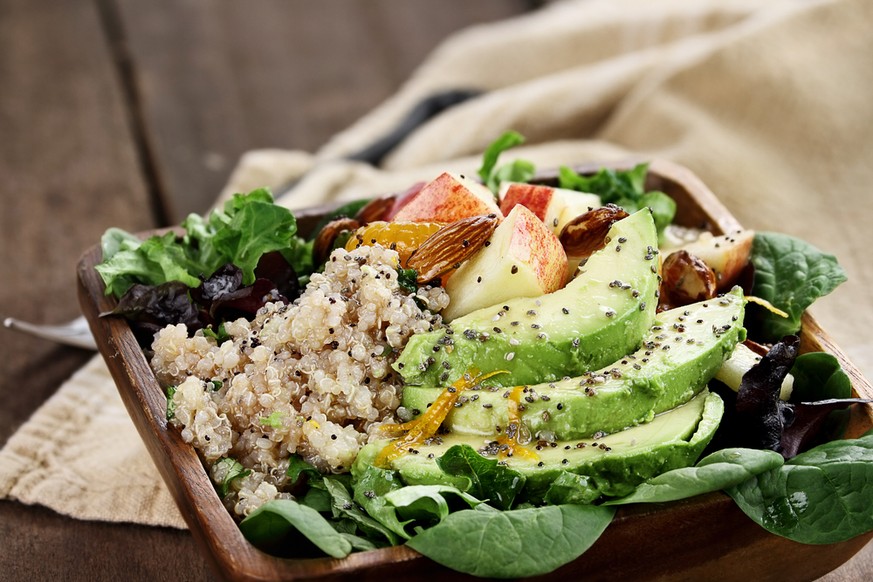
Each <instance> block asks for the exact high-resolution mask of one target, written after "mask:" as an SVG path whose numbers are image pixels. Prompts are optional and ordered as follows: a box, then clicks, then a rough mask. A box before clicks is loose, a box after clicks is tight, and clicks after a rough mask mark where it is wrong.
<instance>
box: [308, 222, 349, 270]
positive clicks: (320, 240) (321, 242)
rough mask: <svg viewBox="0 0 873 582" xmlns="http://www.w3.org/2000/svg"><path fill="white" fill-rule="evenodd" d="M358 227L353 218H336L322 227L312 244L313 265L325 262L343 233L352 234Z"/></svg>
mask: <svg viewBox="0 0 873 582" xmlns="http://www.w3.org/2000/svg"><path fill="white" fill-rule="evenodd" d="M360 226H361V223H360V222H358V221H357V220H355V219H354V218H337V219H336V220H331V221H330V222H328V223H327V224H326V225H324V228H322V229H321V231H320V232H319V233H318V235H317V236H316V237H315V240H314V241H313V243H312V260H313V261H314V262H315V264H316V265H320V264H321V263H323V262H324V261H326V260H327V257H328V255H330V252H331V251H332V250H333V249H334V246H335V243H336V240H337V238H338V237H339V236H340V235H341V234H342V233H343V232H354V231H355V230H357V229H358V228H359V227H360Z"/></svg>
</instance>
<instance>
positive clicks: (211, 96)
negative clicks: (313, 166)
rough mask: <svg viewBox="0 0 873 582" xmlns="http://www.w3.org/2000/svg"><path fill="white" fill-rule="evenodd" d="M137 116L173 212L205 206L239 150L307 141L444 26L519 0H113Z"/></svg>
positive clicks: (308, 146)
mask: <svg viewBox="0 0 873 582" xmlns="http://www.w3.org/2000/svg"><path fill="white" fill-rule="evenodd" d="M118 6H119V20H120V22H121V23H122V27H123V29H124V34H125V35H126V37H127V46H128V49H129V51H130V55H131V58H132V59H133V62H134V63H135V66H134V71H133V72H134V75H135V80H136V90H137V91H138V94H139V96H140V98H141V101H142V115H143V117H142V123H143V125H144V126H145V128H146V132H147V137H148V143H149V145H150V147H151V150H152V152H153V155H154V156H155V166H156V168H157V173H158V180H159V182H160V184H161V186H162V188H163V189H164V191H165V193H166V195H167V198H168V199H169V201H170V206H171V215H172V216H173V217H174V218H175V219H177V220H178V219H179V218H181V217H183V216H184V215H186V214H187V213H188V212H192V211H194V212H202V211H203V210H204V209H205V208H207V207H208V206H209V204H210V203H211V202H212V201H213V200H214V198H215V196H216V195H217V193H218V192H219V190H220V189H221V187H222V186H223V185H224V183H225V182H226V180H227V177H228V176H229V173H230V171H231V169H232V168H233V165H234V164H235V163H236V161H237V160H238V158H239V156H240V155H241V154H242V153H243V152H245V151H246V150H248V149H252V148H263V147H279V148H299V149H304V150H308V151H312V150H315V149H316V148H318V147H319V146H320V145H322V144H323V143H324V142H325V141H327V139H328V138H329V137H330V136H331V135H332V134H334V133H336V132H337V131H339V130H341V129H343V128H345V127H346V126H348V125H349V124H351V123H352V122H353V121H354V120H356V119H357V118H358V117H360V116H361V115H363V114H364V113H366V112H367V111H368V110H370V109H371V108H373V107H374V106H376V105H377V104H379V103H380V102H381V101H382V100H384V99H385V98H387V97H388V96H389V95H390V94H391V93H393V92H394V91H396V89H397V88H398V87H399V86H400V84H401V83H402V82H403V81H404V80H405V79H406V78H407V77H408V75H409V74H410V73H411V72H412V70H413V69H414V68H415V67H416V65H417V64H418V63H419V62H420V61H421V60H422V59H423V58H424V57H425V56H426V55H427V53H428V52H429V51H430V50H431V49H432V48H433V47H434V46H436V45H437V44H438V43H439V41H440V40H442V39H443V38H444V37H445V36H447V35H448V34H449V33H451V32H453V31H456V30H458V29H460V28H463V27H465V26H467V25H469V24H474V23H480V22H485V21H489V20H497V19H502V18H505V17H508V16H512V15H515V14H519V13H521V12H523V11H525V10H526V9H528V8H529V2H526V1H522V0H479V1H477V2H469V1H468V0H447V1H443V2H431V1H429V0H411V1H403V2H398V1H392V0H377V1H369V2H348V1H346V0H323V1H319V2H310V1H307V0H294V1H285V0H260V1H258V2H248V1H245V0H234V1H225V2H221V3H216V2H208V1H205V0H198V1H190V2H183V3H180V2H177V1H175V0H156V1H152V2H139V1H137V0H118Z"/></svg>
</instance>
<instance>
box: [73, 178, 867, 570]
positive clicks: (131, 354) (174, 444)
mask: <svg viewBox="0 0 873 582" xmlns="http://www.w3.org/2000/svg"><path fill="white" fill-rule="evenodd" d="M630 166H632V164H631V163H626V164H619V165H613V166H612V167H616V168H627V167H630ZM598 167H599V166H598V165H594V164H590V165H586V166H580V167H579V168H577V170H579V171H582V172H585V171H594V170H596V169H597V168H598ZM539 181H541V182H543V183H553V184H554V183H555V182H556V178H555V175H554V174H552V175H543V176H541V177H540V180H539ZM647 187H648V188H649V189H658V190H661V191H663V192H666V193H667V194H669V195H670V196H672V197H673V198H674V199H675V200H676V202H677V203H678V207H679V210H678V214H677V217H676V222H677V223H678V224H682V225H686V226H699V227H706V228H708V229H709V230H711V231H713V232H715V233H718V234H721V233H725V232H729V231H731V230H735V229H737V228H740V224H739V223H738V222H737V221H736V219H735V218H734V217H733V216H731V215H730V213H729V212H728V211H727V209H726V208H725V207H724V206H723V205H722V204H721V203H720V202H719V201H718V200H717V199H716V197H715V196H714V195H713V194H712V192H710V191H709V189H708V188H707V187H706V186H705V185H704V184H703V183H702V182H701V181H700V180H699V179H698V178H697V177H696V176H695V175H694V174H692V173H691V172H690V171H688V170H687V169H685V168H682V167H680V166H677V165H675V164H672V163H668V162H664V161H655V162H653V163H652V164H651V166H650V171H649V177H648V184H647ZM328 210H329V209H328V208H320V209H312V210H309V211H305V212H299V213H296V214H297V216H298V223H299V226H300V229H301V232H303V233H306V232H307V230H311V229H312V228H313V227H314V225H315V223H316V222H317V220H318V219H319V218H320V217H321V216H322V215H323V214H324V213H325V212H327V211H328ZM100 258H101V252H100V247H99V245H97V246H95V247H93V248H92V249H90V250H88V251H87V252H86V253H85V254H84V255H83V257H82V259H81V262H80V263H79V266H78V280H79V299H80V302H81V305H82V309H83V311H84V313H85V316H86V317H87V318H88V321H89V323H90V325H91V330H92V331H93V333H94V336H95V337H96V339H97V344H98V346H99V349H100V352H101V353H102V354H103V357H104V358H105V360H106V362H107V364H108V366H109V370H110V371H111V373H112V376H113V378H114V379H115V383H116V385H117V386H118V391H119V392H120V394H121V397H122V399H123V400H124V404H125V406H126V407H127V410H128V412H129V413H130V416H131V418H132V419H133V421H134V424H135V425H136V427H137V429H138V431H139V434H140V436H141V437H142V439H143V441H145V443H146V445H147V447H148V450H149V453H150V454H151V456H152V458H153V460H154V462H155V464H156V465H157V467H158V469H159V470H160V473H161V475H162V477H163V479H164V481H165V482H166V483H167V486H168V487H169V489H170V491H171V492H172V494H173V496H174V498H175V500H176V503H177V504H178V506H179V509H180V510H181V512H182V515H183V516H184V518H185V521H186V522H187V524H188V526H189V527H190V528H191V532H192V534H193V535H194V537H195V539H196V540H197V542H198V544H199V546H200V548H201V550H202V551H203V552H204V554H205V555H206V556H207V557H208V559H209V561H210V562H211V564H212V565H213V567H214V570H215V574H216V575H217V576H219V577H222V578H227V579H231V580H326V579H351V578H354V579H355V580H384V579H386V578H390V579H406V578H410V579H412V578H414V579H416V580H431V579H446V578H453V579H461V578H469V577H468V576H465V575H462V574H458V573H457V572H454V571H452V570H449V569H447V568H444V567H443V566H440V565H438V564H436V563H434V562H432V561H430V560H428V559H427V558H425V557H423V556H421V555H419V554H418V553H416V552H415V551H413V550H411V549H409V548H407V547H405V546H397V547H391V548H385V549H380V550H375V551H369V552H360V553H353V554H351V555H350V556H348V557H347V558H344V559H341V560H337V559H331V558H314V559H305V560H289V559H282V558H276V557H273V556H270V555H268V554H265V553H263V552H261V551H259V550H257V549H256V548H255V547H254V546H252V545H251V544H249V543H248V542H247V541H246V540H245V538H243V536H242V534H241V533H240V530H239V528H238V527H237V524H236V523H235V522H234V520H233V518H232V517H231V516H230V514H229V513H228V511H227V510H226V509H225V507H224V506H223V505H222V503H221V500H220V499H219V497H218V494H217V493H216V490H215V487H214V486H213V484H212V482H211V481H210V479H209V477H208V475H207V473H206V470H205V469H204V468H203V465H202V464H201V462H200V459H199V458H198V456H197V453H196V452H195V451H194V449H193V448H192V447H191V446H190V445H188V444H186V443H184V442H183V441H182V439H181V437H180V435H179V431H178V430H176V429H173V428H171V427H168V426H167V421H166V398H165V396H164V392H163V390H162V389H161V387H160V385H159V384H158V381H157V380H156V379H155V375H154V374H153V373H152V370H151V368H150V367H149V364H148V362H147V361H146V358H145V356H144V354H143V352H142V350H141V349H140V347H139V345H138V344H137V342H136V339H135V338H134V335H133V333H132V332H131V330H130V328H129V327H128V324H127V322H126V321H125V320H124V319H122V318H120V317H104V318H101V317H99V314H100V313H103V312H106V311H109V310H111V309H112V308H113V307H114V305H115V299H114V298H112V297H109V296H106V295H104V286H103V282H102V281H101V279H100V277H99V276H98V274H97V272H96V271H95V270H94V265H95V264H97V263H98V262H99V261H100ZM801 346H802V348H801V349H802V351H825V352H830V353H831V354H833V355H834V356H836V357H837V359H838V360H839V361H840V363H841V364H842V366H843V369H844V370H845V371H846V372H847V373H848V374H849V376H850V378H851V380H852V384H853V387H854V390H855V392H856V395H857V396H861V397H865V398H873V388H871V386H870V384H869V383H868V382H867V380H865V379H864V378H863V377H862V376H861V374H860V372H859V371H858V370H857V368H855V367H854V366H853V365H852V363H851V362H849V361H848V360H847V358H846V357H845V356H844V354H843V353H842V352H841V351H840V349H839V348H838V347H837V346H836V345H834V343H833V342H832V341H831V340H830V338H829V337H828V336H827V334H826V333H825V332H824V331H823V330H822V329H821V328H820V327H819V326H818V324H817V323H816V322H815V321H814V320H813V318H812V317H810V316H809V315H806V316H804V319H803V330H802V334H801ZM871 426H873V414H871V408H870V407H869V406H866V407H855V410H854V412H853V415H852V420H851V422H850V428H849V435H848V436H850V437H856V436H859V435H860V434H862V433H863V432H865V431H866V430H867V429H869V428H870V427H871ZM871 537H873V532H871V533H870V534H866V535H862V536H859V537H856V538H854V539H851V540H849V541H846V542H843V543H838V544H832V545H826V546H812V545H804V544H799V543H796V542H792V541H789V540H787V539H785V538H781V537H779V536H775V535H773V534H770V533H768V532H767V531H765V530H764V529H763V528H761V527H759V526H758V525H757V524H755V523H754V522H752V521H751V520H750V519H749V518H747V517H746V516H745V514H743V513H742V512H741V511H740V510H739V509H738V508H737V507H736V505H735V504H734V502H733V501H732V500H731V499H730V498H729V497H728V496H727V495H724V494H722V493H712V494H708V495H703V496H699V497H695V498H692V499H687V500H683V501H678V502H674V503H665V504H646V505H631V506H627V507H622V508H621V509H619V510H618V512H617V514H616V516H615V519H614V520H613V522H612V524H611V525H610V526H609V527H608V528H607V529H606V532H605V533H604V534H603V535H602V536H601V537H600V539H599V540H597V542H596V543H595V544H594V546H592V547H591V548H590V549H589V550H588V551H587V552H586V553H585V554H583V555H582V556H581V557H579V558H578V559H577V560H575V561H573V562H571V563H569V564H567V565H565V566H563V567H561V568H559V569H558V570H556V571H554V572H552V573H551V574H549V575H547V576H544V577H542V579H561V578H563V579H579V578H582V577H584V578H585V579H586V580H610V581H614V580H627V579H633V580H658V579H666V578H669V579H671V580H676V579H687V580H737V581H742V582H746V581H748V580H756V581H760V580H810V579H814V578H817V577H819V576H821V575H822V574H825V573H826V572H829V571H831V570H833V569H834V568H836V567H838V566H839V565H840V564H842V563H843V562H845V561H847V560H848V559H849V558H850V557H851V556H852V555H853V554H855V553H856V552H857V551H858V550H860V549H861V548H862V547H863V546H864V545H865V544H866V543H867V542H868V541H869V540H870V539H871Z"/></svg>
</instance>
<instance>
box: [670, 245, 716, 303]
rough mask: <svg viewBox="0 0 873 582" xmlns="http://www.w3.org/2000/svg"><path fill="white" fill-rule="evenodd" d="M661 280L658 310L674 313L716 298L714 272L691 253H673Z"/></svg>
mask: <svg viewBox="0 0 873 582" xmlns="http://www.w3.org/2000/svg"><path fill="white" fill-rule="evenodd" d="M661 276H662V277H663V280H662V281H661V298H660V301H659V305H658V308H659V309H672V308H674V307H681V306H682V305H689V304H691V303H696V302H698V301H704V300H706V299H712V298H713V297H715V293H716V278H715V272H714V271H713V270H712V269H711V268H709V267H708V266H707V265H706V263H704V262H703V261H702V260H701V259H699V258H698V257H696V256H695V255H692V254H691V253H689V252H688V251H676V252H674V253H670V255H669V256H668V257H667V258H666V259H664V264H663V266H662V267H661Z"/></svg>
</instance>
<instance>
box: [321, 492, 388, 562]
mask: <svg viewBox="0 0 873 582" xmlns="http://www.w3.org/2000/svg"><path fill="white" fill-rule="evenodd" d="M324 486H325V488H326V490H327V492H328V493H329V494H330V499H331V505H330V507H331V510H332V511H333V516H334V517H337V518H346V519H348V520H349V521H351V522H353V523H355V524H356V525H357V527H358V528H360V530H361V531H362V532H363V533H365V534H366V535H368V536H369V539H370V540H372V539H373V538H376V537H382V538H385V540H387V541H388V543H389V544H391V545H392V546H393V545H396V544H397V543H398V542H399V537H398V536H397V534H395V533H394V532H393V531H391V529H389V528H387V527H385V526H384V525H382V523H380V522H379V521H376V520H375V519H373V518H372V517H370V516H369V515H367V514H366V513H365V512H364V511H363V510H362V509H360V508H359V507H358V506H357V505H356V504H355V503H354V500H353V499H352V496H351V494H350V493H349V490H348V489H346V487H345V485H343V484H342V483H341V482H340V480H339V479H336V478H334V477H325V478H324ZM371 543H372V542H371Z"/></svg>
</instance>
